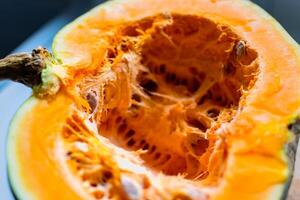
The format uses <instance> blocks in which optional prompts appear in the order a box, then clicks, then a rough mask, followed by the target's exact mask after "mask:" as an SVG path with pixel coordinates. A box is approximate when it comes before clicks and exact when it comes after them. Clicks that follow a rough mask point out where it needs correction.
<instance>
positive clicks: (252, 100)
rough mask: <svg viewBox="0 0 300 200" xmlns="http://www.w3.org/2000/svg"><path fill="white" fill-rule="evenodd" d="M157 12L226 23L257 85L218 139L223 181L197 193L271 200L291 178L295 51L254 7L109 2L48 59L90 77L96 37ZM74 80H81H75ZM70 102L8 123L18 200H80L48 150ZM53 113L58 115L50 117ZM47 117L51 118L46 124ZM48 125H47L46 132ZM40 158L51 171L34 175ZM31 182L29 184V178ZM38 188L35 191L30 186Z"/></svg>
mask: <svg viewBox="0 0 300 200" xmlns="http://www.w3.org/2000/svg"><path fill="white" fill-rule="evenodd" d="M161 5H168V6H166V7H165V6H161ZM195 5H197V6H195ZM160 13H167V14H166V15H169V14H170V13H176V14H180V15H197V16H201V17H204V18H207V19H209V20H212V21H213V22H217V23H220V24H226V25H228V26H229V27H230V28H232V30H233V31H234V32H235V33H237V34H238V35H239V36H241V37H242V38H243V39H245V40H246V42H247V44H249V46H250V47H251V48H253V49H254V50H255V51H256V52H257V55H258V57H257V59H258V62H259V73H258V77H257V80H256V81H255V83H254V86H253V88H251V89H250V90H249V93H248V94H247V98H246V100H245V101H244V104H243V105H242V106H243V109H242V110H237V112H238V115H237V116H238V117H233V121H232V122H230V123H229V124H228V126H227V127H225V128H226V129H228V130H229V131H228V133H227V135H226V145H227V146H228V149H227V151H228V152H227V154H228V155H227V159H226V165H225V166H226V169H225V171H224V174H222V178H221V180H220V182H218V183H217V185H214V186H213V187H207V188H206V189H207V190H208V191H205V187H206V184H207V183H206V182H209V181H208V180H207V181H206V182H205V180H204V181H203V183H202V184H203V185H204V186H203V185H202V186H201V187H203V188H204V191H205V194H206V195H208V196H209V197H210V198H211V199H232V198H236V199H279V198H280V197H281V195H282V192H283V190H284V187H285V186H284V184H285V182H286V181H287V177H288V176H289V173H291V172H290V171H289V169H288V166H287V165H288V161H287V156H286V155H285V152H284V147H285V145H286V144H287V143H288V142H289V141H290V138H291V133H290V132H289V131H288V129H287V125H288V124H289V122H290V121H292V119H294V118H295V116H296V115H297V114H298V113H300V87H299V85H300V80H299V78H298V77H299V75H300V67H299V66H300V51H299V47H298V45H297V44H296V43H295V42H294V41H293V39H291V37H290V36H289V35H288V34H287V33H286V32H285V30H284V29H283V28H282V27H281V26H280V25H279V24H278V23H277V22H276V21H275V20H274V19H273V18H271V17H270V16H269V15H268V14H267V13H266V12H265V11H263V10H261V9H260V8H259V7H257V6H255V5H254V4H252V3H250V2H249V1H239V0H235V1H230V2H229V1H221V0H220V1H208V0H189V1H183V0H175V1H174V0H173V1H171V0H163V1H159V0H155V1H150V0H144V1H137V0H133V1H130V2H128V1H111V2H108V3H105V4H103V5H101V6H99V7H97V8H95V9H93V10H92V11H90V12H89V13H87V14H85V15H84V16H82V17H80V18H79V19H77V20H76V21H74V22H73V23H72V24H70V25H68V26H67V27H66V28H64V29H63V30H62V31H61V32H60V33H59V34H58V35H57V36H56V38H55V40H54V43H53V51H54V55H55V57H56V59H58V60H60V61H61V62H62V63H63V67H64V68H68V70H69V71H70V74H72V72H74V73H77V71H79V72H80V73H83V74H84V73H86V72H85V69H89V70H91V71H92V69H96V68H97V67H99V66H98V65H99V63H100V62H101V59H102V58H103V57H104V55H105V53H106V51H107V47H108V46H109V44H108V45H105V43H102V42H101V41H100V42H99V40H100V39H101V34H102V33H104V32H106V31H109V29H110V28H113V27H114V26H118V24H122V23H125V22H124V21H138V20H141V19H143V18H144V17H148V16H156V15H159V14H160ZM170 15H171V16H172V17H174V16H175V15H172V14H170ZM124 19H125V20H124ZM106 26H108V28H107V27H106ZM99 35H100V36H99ZM99 38H100V39H99ZM274 45H276V48H274ZM238 54H240V53H238ZM282 66H284V67H282ZM77 77H79V78H78V79H82V76H77ZM76 81H77V80H76V79H75V80H71V81H69V82H67V83H66V86H65V87H66V88H67V87H69V86H71V85H73V84H75V83H76ZM152 85H153V84H152ZM291 94H292V95H293V98H291ZM73 95H74V94H73V93H72V92H71V93H69V92H68V91H66V90H65V89H64V88H63V89H62V91H61V92H60V94H58V96H57V97H55V98H54V100H49V101H48V100H39V99H31V100H29V101H28V102H27V103H25V105H24V106H23V107H22V108H21V109H20V111H19V112H18V114H17V115H16V117H15V118H14V121H13V122H12V125H11V128H10V133H9V134H10V135H9V143H8V160H9V171H10V177H11V180H12V185H13V188H14V190H15V191H16V194H17V196H18V197H20V198H23V197H24V198H25V199H53V198H55V197H56V195H63V196H61V197H62V198H61V199H79V198H83V196H84V191H83V190H82V189H80V186H78V185H77V184H78V183H76V181H75V183H74V184H71V182H72V180H73V179H72V178H71V179H68V178H60V177H62V176H63V173H64V170H66V169H65V168H64V167H62V165H61V163H60V161H58V160H55V159H58V158H57V157H58V156H57V157H56V156H53V155H52V153H53V152H52V151H53V149H56V147H54V146H55V145H58V144H54V142H55V137H56V132H55V130H58V128H55V127H57V126H63V123H64V122H65V121H66V119H65V118H67V117H68V115H69V113H68V112H69V110H68V106H70V105H72V103H71V102H72V101H78V99H76V98H75V97H74V96H73ZM74 98H75V99H74ZM72 106H73V105H72ZM72 106H70V107H72ZM239 106H240V105H239ZM29 111H30V113H28V112H29ZM58 112H61V113H60V114H57V113H58ZM51 116H53V118H54V119H49V118H51ZM56 117H57V119H56ZM48 119H49V122H51V121H50V120H52V123H50V124H51V126H49V125H48V124H49V122H48V121H47V123H46V120H48ZM37 122H38V123H41V124H43V125H41V124H38V123H37ZM58 122H61V123H58ZM53 124H55V126H53V127H52V125H53ZM19 127H20V128H19ZM19 129H21V130H19ZM39 129H43V131H42V132H43V133H44V134H45V133H49V135H47V136H46V137H44V138H43V137H42V136H39V135H38V130H39ZM27 137H32V138H33V139H29V140H28V143H26V144H25V143H21V141H24V140H23V138H24V139H26V138H27ZM35 137H36V138H35ZM48 137H50V138H48ZM51 137H54V138H51ZM38 138H39V139H40V140H38ZM35 140H37V141H40V142H41V143H42V144H43V143H45V145H46V147H45V146H43V147H45V148H41V149H38V148H36V147H34V144H35ZM49 141H50V143H48V142H49ZM27 145H29V147H28V146H27ZM19 148H20V149H19ZM35 148H36V149H35ZM29 149H35V152H34V151H33V150H32V152H33V153H32V154H31V156H32V157H33V158H35V159H32V160H31V162H32V163H33V164H34V166H33V167H32V169H33V170H32V172H31V171H30V167H28V166H26V165H25V164H24V163H25V161H26V159H25V156H24V155H28V156H29V155H30V154H26V153H29V151H28V150H29ZM17 151H18V152H17ZM27 151H28V152H27ZM42 151H49V152H50V154H49V152H47V153H46V155H48V156H49V155H52V156H53V158H52V159H53V160H52V161H51V162H53V166H55V167H54V169H51V168H49V169H47V168H46V169H45V170H44V171H42V167H41V170H40V168H39V167H38V166H39V165H41V161H43V162H48V161H47V159H45V160H43V157H41V156H39V157H38V154H39V153H40V152H42ZM51 152H52V153H51ZM35 154H36V155H35ZM42 155H43V154H42ZM44 155H45V154H44ZM23 156H24V157H23ZM35 156H36V157H35ZM21 157H23V158H21ZM46 157H47V156H46ZM27 158H29V157H27ZM216 162H218V161H216ZM257 166H259V167H257ZM211 167H213V166H211ZM47 170H49V171H47ZM29 172H30V173H33V175H32V176H31V174H30V173H29ZM47 172H48V173H50V172H53V173H54V174H53V177H52V176H51V177H50V181H49V183H47V180H45V179H44V177H43V175H44V174H47ZM59 173H61V174H59ZM34 175H36V176H35V177H37V178H38V179H37V180H34V179H33V176H34ZM209 180H212V179H209ZM39 181H40V182H39ZM30 183H31V184H33V185H30ZM38 183H40V184H41V183H42V185H40V186H38V185H36V184H38ZM58 183H59V185H58ZM56 185H57V188H60V189H59V190H61V189H62V190H63V191H64V193H63V194H62V193H59V190H58V189H57V188H53V187H56ZM76 185H77V186H76ZM200 185H201V184H200ZM68 186H69V187H68ZM201 187H199V188H200V190H201ZM45 194H47V196H44V195H45ZM52 195H53V196H52ZM86 198H88V197H87V196H86ZM203 198H206V196H205V195H204V196H203Z"/></svg>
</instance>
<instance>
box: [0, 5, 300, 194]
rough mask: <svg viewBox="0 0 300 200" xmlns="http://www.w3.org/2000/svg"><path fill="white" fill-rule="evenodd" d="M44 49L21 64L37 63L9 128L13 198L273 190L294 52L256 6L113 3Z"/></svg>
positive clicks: (294, 111)
mask: <svg viewBox="0 0 300 200" xmlns="http://www.w3.org/2000/svg"><path fill="white" fill-rule="evenodd" d="M53 53H54V56H53V57H52V56H51V55H50V54H48V53H47V52H46V53H45V50H43V49H40V50H39V51H34V53H33V55H32V56H31V57H30V56H29V57H30V59H29V60H30V62H29V64H28V62H25V63H27V64H26V66H34V65H33V64H32V63H34V62H32V60H39V61H41V62H40V63H35V64H36V65H35V66H38V67H37V68H38V69H39V70H36V69H34V70H36V71H37V73H33V74H34V76H35V78H36V77H38V78H37V79H26V80H27V81H23V83H24V82H25V84H26V83H27V85H30V86H33V87H34V91H35V96H33V97H31V98H30V99H29V100H28V101H27V102H26V103H24V105H23V106H22V107H21V108H20V110H19V111H18V113H17V114H16V116H15V118H14V120H13V121H12V123H11V127H10V133H9V139H8V164H9V176H10V180H11V183H12V186H13V190H14V192H15V193H16V195H17V197H18V198H20V199H43V200H47V199H134V200H135V199H137V200H138V199H222V200H225V199H243V200H246V199H279V198H281V197H283V194H284V190H285V189H287V188H288V178H289V177H290V175H291V173H292V166H293V162H289V159H288V156H289V155H288V154H287V150H286V147H287V144H288V143H289V142H291V141H293V139H294V136H293V134H291V133H292V132H290V131H289V129H290V130H296V129H297V128H298V125H297V124H296V123H294V122H297V123H298V121H299V120H296V118H297V115H298V114H299V113H300V87H299V86H300V78H299V76H300V51H299V47H298V46H297V44H296V43H295V42H294V41H293V40H292V39H291V37H290V36H289V35H288V34H287V33H286V32H285V30H283V28H282V27H281V26H280V25H279V24H278V23H277V22H276V21H275V20H274V19H273V18H271V17H270V16H269V15H268V14H267V13H265V12H264V11H263V10H261V9H260V8H259V7H257V6H255V5H254V4H252V3H250V2H249V1H242V0H235V1H226V0H223V1H222V0H218V1H217V0H215V1H213V0H143V1H141V0H131V1H110V2H107V3H105V4H103V5H100V6H99V7H97V8H95V9H93V10H92V11H90V12H88V13H87V14H85V15H84V16H82V17H80V18H79V19H77V20H76V21H74V22H73V23H72V24H70V25H68V26H67V27H66V28H64V29H63V30H62V31H61V32H60V33H59V34H58V35H57V36H56V38H55V40H54V44H53ZM36 56H37V58H38V59H36ZM27 61H28V60H27ZM41 63H42V64H41ZM6 64H7V63H6ZM22 65H25V64H24V63H23V64H22ZM41 66H42V68H41ZM23 67H24V66H23ZM3 69H4V68H3ZM22 69H24V68H22ZM34 70H33V71H34ZM4 71H5V70H4ZM6 71H7V70H6ZM36 71H35V72H36ZM7 74H8V73H7ZM10 74H15V73H10ZM20 74H22V70H21V73H20ZM32 76H33V75H32V74H31V76H30V77H31V78H32ZM10 78H11V76H10ZM13 79H14V80H20V77H18V78H13ZM22 80H24V79H22ZM28 80H29V82H30V80H35V82H34V84H28ZM39 81H40V82H39ZM37 83H40V84H37ZM295 124H296V125H297V127H296V126H295ZM297 130H298V129H297ZM294 132H296V131H294Z"/></svg>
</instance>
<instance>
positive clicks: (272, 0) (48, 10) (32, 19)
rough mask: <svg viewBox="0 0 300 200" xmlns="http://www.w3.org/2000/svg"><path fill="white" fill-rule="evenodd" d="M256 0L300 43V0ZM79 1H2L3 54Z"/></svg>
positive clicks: (85, 1)
mask: <svg viewBox="0 0 300 200" xmlns="http://www.w3.org/2000/svg"><path fill="white" fill-rule="evenodd" d="M253 1H254V2H255V3H257V4H259V5H260V6H262V7H263V8H264V9H265V10H267V11H268V12H269V13H271V14H272V15H273V16H274V17H275V18H276V19H277V20H278V21H279V22H280V23H281V24H282V25H283V26H284V27H285V28H286V29H287V30H288V32H289V33H290V34H291V35H292V37H293V38H294V39H295V40H297V41H298V43H300V1H299V0H253ZM75 2H76V3H77V4H78V0H0V26H1V28H0V57H3V56H5V55H7V54H8V53H10V52H11V51H12V50H14V49H15V48H16V47H17V46H19V45H20V44H21V43H22V41H24V40H25V39H26V38H27V37H29V36H30V35H31V34H32V33H34V32H35V31H36V30H37V29H39V28H40V27H41V26H42V25H43V24H45V23H46V22H48V21H49V20H50V19H52V18H54V17H55V16H57V15H59V14H61V13H63V12H64V10H65V9H67V8H68V7H69V6H71V5H72V4H74V3H75ZM98 2H100V0H99V1H98ZM79 3H81V4H82V5H83V6H86V7H87V8H88V6H87V5H88V4H89V5H91V4H96V3H97V0H81V1H80V2H79ZM77 14H78V15H80V14H81V13H77Z"/></svg>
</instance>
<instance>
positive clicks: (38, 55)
mask: <svg viewBox="0 0 300 200" xmlns="http://www.w3.org/2000/svg"><path fill="white" fill-rule="evenodd" d="M49 55H50V53H49V52H48V51H47V49H45V48H42V47H38V48H36V49H34V50H32V52H31V53H17V54H12V55H9V56H7V57H5V58H3V59H0V80H2V79H10V80H13V81H16V82H19V83H22V84H24V85H26V86H29V87H31V88H33V87H34V86H38V85H40V84H41V83H42V77H41V74H42V70H43V69H45V67H46V59H47V58H48V57H49Z"/></svg>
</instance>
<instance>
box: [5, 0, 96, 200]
mask: <svg viewBox="0 0 300 200" xmlns="http://www.w3.org/2000/svg"><path fill="white" fill-rule="evenodd" d="M97 3H99V1H80V0H78V1H74V2H73V3H72V5H71V6H70V7H69V8H67V9H66V10H65V11H64V12H63V13H62V14H61V15H59V16H57V17H56V18H55V19H53V20H51V21H50V22H48V23H47V24H45V25H44V26H43V27H41V28H40V30H38V31H37V32H36V33H35V34H33V35H32V36H31V37H30V38H28V39H27V40H26V41H25V42H23V43H22V44H21V45H20V46H19V47H18V48H17V49H15V51H14V52H30V51H31V50H32V49H33V48H36V47H38V46H43V47H46V48H48V49H51V43H52V40H53V37H54V36H55V34H56V33H57V32H58V31H59V30H60V29H61V28H62V27H63V26H64V25H65V24H67V23H68V22H70V21H72V20H74V19H75V18H76V17H78V16H79V15H81V14H82V13H84V12H86V11H87V10H88V9H89V8H91V7H93V6H94V5H95V4H97ZM30 94H31V90H30V89H29V88H27V87H25V86H23V85H21V84H18V83H13V82H10V81H2V82H0V105H1V106H0V114H1V115H0V116H1V117H0V200H14V199H15V198H14V196H13V193H12V192H11V189H10V186H9V182H8V176H7V166H6V165H7V162H6V138H7V131H8V126H9V123H10V120H11V119H12V117H13V115H14V114H15V112H16V111H17V109H18V108H19V106H20V105H21V104H22V103H23V102H24V101H25V100H26V99H27V98H28V97H29V96H30ZM24 142H26V141H24ZM29 162H30V160H29Z"/></svg>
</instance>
